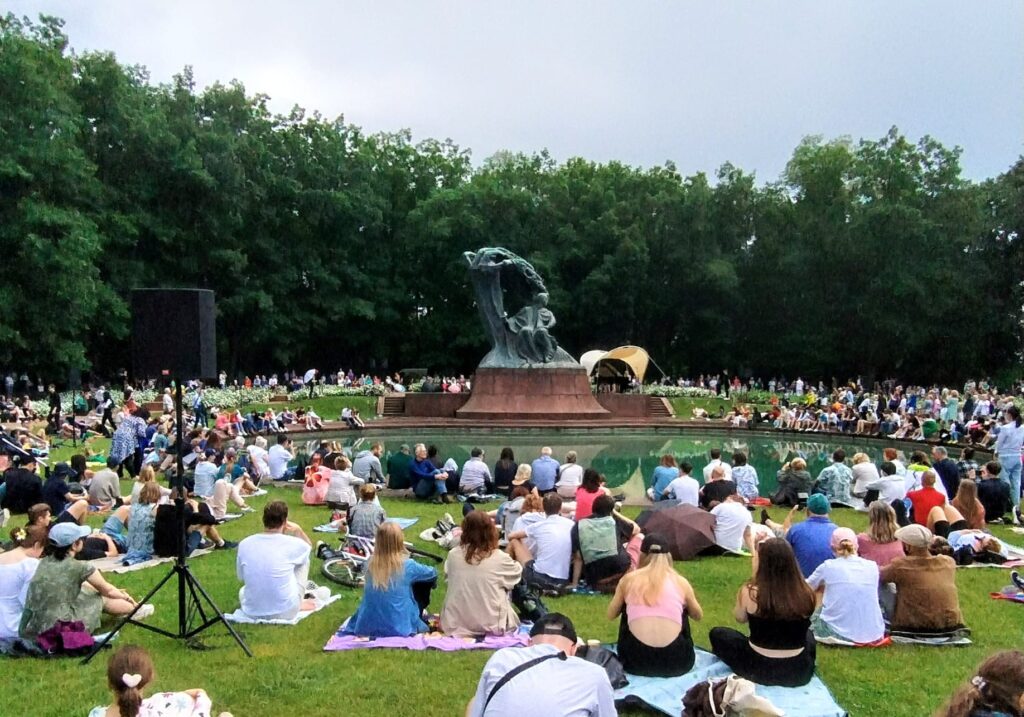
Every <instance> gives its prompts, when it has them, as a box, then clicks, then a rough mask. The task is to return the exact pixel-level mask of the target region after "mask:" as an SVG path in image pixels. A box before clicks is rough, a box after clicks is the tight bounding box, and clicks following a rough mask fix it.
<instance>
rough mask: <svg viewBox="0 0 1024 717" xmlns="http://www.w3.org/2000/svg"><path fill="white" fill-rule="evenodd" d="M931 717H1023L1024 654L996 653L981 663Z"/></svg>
mask: <svg viewBox="0 0 1024 717" xmlns="http://www.w3.org/2000/svg"><path fill="white" fill-rule="evenodd" d="M935 717H1024V653H1022V652H1019V651H1017V650H1006V651H1004V652H997V653H996V654H994V655H992V656H991V657H989V658H988V659H987V660H985V661H984V662H982V663H981V665H980V666H979V667H978V671H977V672H976V673H975V675H974V676H973V677H972V678H971V679H969V680H968V681H967V682H966V683H965V684H964V685H962V686H961V687H960V688H959V689H958V690H957V691H956V692H955V693H954V694H953V698H952V699H951V700H950V701H949V704H948V705H946V706H945V707H943V708H942V709H940V710H939V711H938V712H936V713H935Z"/></svg>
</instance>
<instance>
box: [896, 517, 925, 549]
mask: <svg viewBox="0 0 1024 717" xmlns="http://www.w3.org/2000/svg"><path fill="white" fill-rule="evenodd" d="M895 535H896V539H897V540H899V541H900V542H903V543H906V544H907V545H909V546H910V547H912V548H927V547H928V546H929V545H931V542H932V537H933V536H932V531H930V530H928V528H926V527H924V526H923V525H918V524H917V523H911V524H910V525H904V526H903V527H902V528H900V529H899V530H897V531H896V533H895Z"/></svg>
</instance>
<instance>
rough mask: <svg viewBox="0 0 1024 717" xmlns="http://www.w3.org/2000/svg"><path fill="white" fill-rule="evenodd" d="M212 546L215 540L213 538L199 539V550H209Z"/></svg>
mask: <svg viewBox="0 0 1024 717" xmlns="http://www.w3.org/2000/svg"><path fill="white" fill-rule="evenodd" d="M212 547H213V541H212V540H200V541H199V546H198V548H197V550H209V549H210V548H212Z"/></svg>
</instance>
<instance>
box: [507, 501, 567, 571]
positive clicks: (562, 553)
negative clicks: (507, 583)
mask: <svg viewBox="0 0 1024 717" xmlns="http://www.w3.org/2000/svg"><path fill="white" fill-rule="evenodd" d="M561 511H562V497H561V496H560V495H558V493H548V494H547V495H545V496H544V515H545V518H544V520H541V521H538V522H536V523H533V524H532V525H530V526H528V527H527V528H526V529H525V530H519V531H513V532H512V533H511V534H509V536H508V549H509V554H510V555H511V556H512V557H513V558H515V559H516V560H517V561H519V562H520V563H521V564H522V565H523V579H524V580H525V581H526V583H527V585H539V586H542V587H560V586H563V585H566V584H568V582H569V568H570V565H571V564H572V526H573V525H575V523H574V522H573V521H571V520H569V519H568V518H563V517H562V516H561V515H560V513H561ZM528 538H529V539H530V540H532V541H533V542H534V546H535V549H534V551H533V553H531V551H530V549H529V548H528V547H527V545H526V542H525V541H526V540H527V539H528ZM534 553H535V554H534Z"/></svg>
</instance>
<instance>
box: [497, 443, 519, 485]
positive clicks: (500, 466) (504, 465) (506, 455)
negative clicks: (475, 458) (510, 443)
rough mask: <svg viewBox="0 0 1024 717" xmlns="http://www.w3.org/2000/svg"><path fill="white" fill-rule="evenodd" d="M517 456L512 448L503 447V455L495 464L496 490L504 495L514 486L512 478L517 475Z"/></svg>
mask: <svg viewBox="0 0 1024 717" xmlns="http://www.w3.org/2000/svg"><path fill="white" fill-rule="evenodd" d="M518 468H519V466H518V465H517V464H516V457H515V455H514V454H513V453H512V449H511V448H502V449H501V457H500V458H498V462H497V463H495V464H494V486H495V490H496V491H497V492H498V493H501V494H502V495H508V492H509V490H511V488H512V479H513V478H515V477H516V470H517V469H518Z"/></svg>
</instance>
